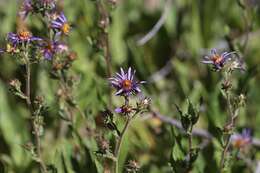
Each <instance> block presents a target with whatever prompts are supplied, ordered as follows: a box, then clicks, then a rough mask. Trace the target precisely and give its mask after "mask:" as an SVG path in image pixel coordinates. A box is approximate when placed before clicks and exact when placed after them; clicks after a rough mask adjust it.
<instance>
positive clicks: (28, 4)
mask: <svg viewBox="0 0 260 173" xmlns="http://www.w3.org/2000/svg"><path fill="white" fill-rule="evenodd" d="M31 12H33V4H32V1H31V0H24V1H23V4H22V6H21V10H20V12H19V15H20V17H21V18H22V19H25V18H26V17H27V16H28V15H29V13H31Z"/></svg>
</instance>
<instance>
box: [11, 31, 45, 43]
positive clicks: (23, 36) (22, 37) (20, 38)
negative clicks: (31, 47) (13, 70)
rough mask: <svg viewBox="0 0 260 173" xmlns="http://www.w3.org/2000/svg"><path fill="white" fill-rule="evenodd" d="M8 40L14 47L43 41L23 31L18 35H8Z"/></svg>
mask: <svg viewBox="0 0 260 173" xmlns="http://www.w3.org/2000/svg"><path fill="white" fill-rule="evenodd" d="M7 40H8V41H9V42H11V44H12V45H13V46H17V45H19V44H21V43H29V42H31V41H40V40H42V39H41V38H39V37H34V36H32V34H31V33H30V32H29V31H21V32H19V33H17V34H15V33H12V32H10V33H8V35H7Z"/></svg>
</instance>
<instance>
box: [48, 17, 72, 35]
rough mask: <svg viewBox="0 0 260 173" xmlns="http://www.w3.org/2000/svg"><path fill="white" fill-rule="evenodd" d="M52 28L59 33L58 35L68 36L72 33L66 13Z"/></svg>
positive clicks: (55, 21)
mask: <svg viewBox="0 0 260 173" xmlns="http://www.w3.org/2000/svg"><path fill="white" fill-rule="evenodd" d="M51 28H52V29H54V30H56V31H57V35H60V34H65V35H68V34H69V32H70V25H69V23H68V21H67V18H66V17H65V15H64V13H61V14H60V15H59V16H57V18H56V19H55V20H53V21H52V22H51Z"/></svg>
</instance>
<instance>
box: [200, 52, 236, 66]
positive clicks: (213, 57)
mask: <svg viewBox="0 0 260 173" xmlns="http://www.w3.org/2000/svg"><path fill="white" fill-rule="evenodd" d="M233 54H235V52H223V53H222V54H218V53H217V50H216V49H212V50H211V53H210V55H209V56H205V57H204V58H203V61H201V62H202V63H204V64H212V66H213V69H214V70H216V71H219V70H221V69H222V68H223V67H224V65H225V64H226V63H227V62H228V61H229V60H231V58H232V57H231V55H233Z"/></svg>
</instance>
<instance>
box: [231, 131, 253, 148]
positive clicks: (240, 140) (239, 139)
mask: <svg viewBox="0 0 260 173" xmlns="http://www.w3.org/2000/svg"><path fill="white" fill-rule="evenodd" d="M230 140H231V143H232V145H233V146H234V147H235V148H244V147H245V146H247V145H249V144H251V142H252V136H251V131H250V130H249V129H243V131H242V134H233V135H232V136H231V139H230Z"/></svg>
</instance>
